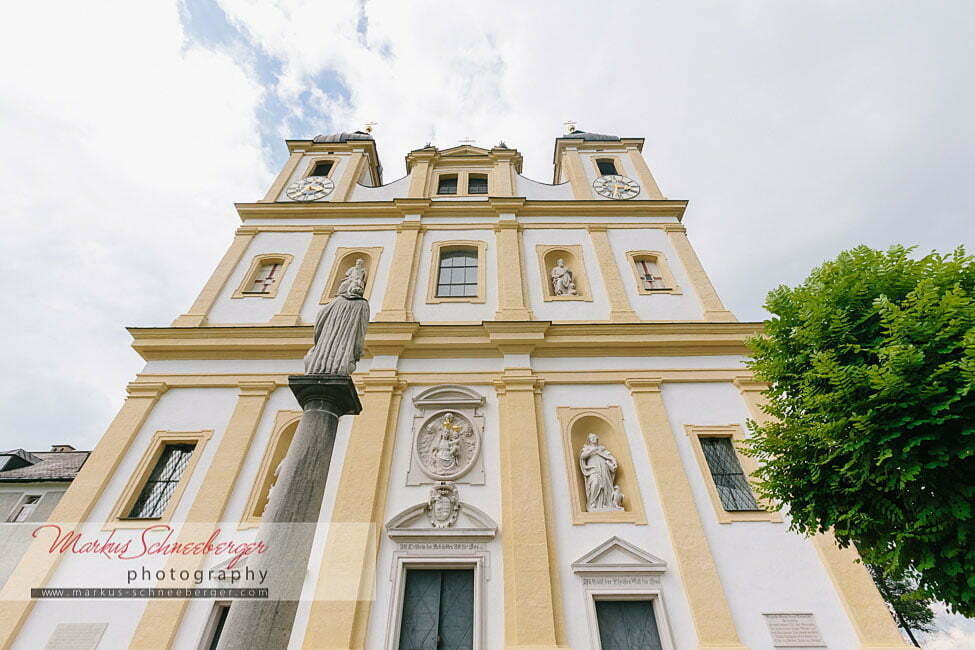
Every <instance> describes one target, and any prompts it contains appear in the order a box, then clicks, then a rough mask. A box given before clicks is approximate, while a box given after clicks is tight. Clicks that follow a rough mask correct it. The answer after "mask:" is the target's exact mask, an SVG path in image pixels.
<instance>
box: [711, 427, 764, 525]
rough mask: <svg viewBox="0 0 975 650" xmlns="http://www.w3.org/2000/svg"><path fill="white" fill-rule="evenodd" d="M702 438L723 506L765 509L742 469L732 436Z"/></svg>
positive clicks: (739, 508) (744, 509)
mask: <svg viewBox="0 0 975 650" xmlns="http://www.w3.org/2000/svg"><path fill="white" fill-rule="evenodd" d="M698 440H699V441H700V443H701V450H702V451H703V452H704V458H705V460H706V461H707V463H708V469H709V470H711V478H712V479H714V486H715V487H716V488H717V490H718V497H719V498H720V499H721V506H722V507H723V508H724V509H725V510H727V511H728V512H741V511H747V510H761V509H762V508H760V507H758V503H757V502H756V501H755V495H754V494H752V489H751V487H750V486H749V485H748V479H747V478H746V477H745V472H744V471H742V469H741V463H740V462H739V461H738V454H736V453H735V447H734V445H733V444H732V441H731V438H727V437H721V438H718V437H701V438H698Z"/></svg>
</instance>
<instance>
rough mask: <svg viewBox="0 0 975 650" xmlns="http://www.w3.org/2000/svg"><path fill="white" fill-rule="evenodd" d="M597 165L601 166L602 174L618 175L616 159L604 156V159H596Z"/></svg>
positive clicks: (600, 172)
mask: <svg viewBox="0 0 975 650" xmlns="http://www.w3.org/2000/svg"><path fill="white" fill-rule="evenodd" d="M596 166H597V167H599V174H600V175H601V176H616V175H617V174H619V172H618V171H617V170H616V161H614V160H610V159H607V158H604V159H602V160H597V161H596Z"/></svg>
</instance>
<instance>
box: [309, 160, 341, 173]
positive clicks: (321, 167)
mask: <svg viewBox="0 0 975 650" xmlns="http://www.w3.org/2000/svg"><path fill="white" fill-rule="evenodd" d="M334 164H335V163H333V162H332V161H331V160H323V161H321V162H317V163H315V168H314V169H312V170H311V174H309V176H328V175H329V173H330V172H331V171H332V166H333V165H334Z"/></svg>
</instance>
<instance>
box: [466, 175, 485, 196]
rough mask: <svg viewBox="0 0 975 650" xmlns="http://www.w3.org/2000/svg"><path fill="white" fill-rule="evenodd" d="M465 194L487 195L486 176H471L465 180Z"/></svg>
mask: <svg viewBox="0 0 975 650" xmlns="http://www.w3.org/2000/svg"><path fill="white" fill-rule="evenodd" d="M467 193H468V194H487V193H488V179H487V176H484V175H482V174H471V175H470V176H469V177H468V178H467Z"/></svg>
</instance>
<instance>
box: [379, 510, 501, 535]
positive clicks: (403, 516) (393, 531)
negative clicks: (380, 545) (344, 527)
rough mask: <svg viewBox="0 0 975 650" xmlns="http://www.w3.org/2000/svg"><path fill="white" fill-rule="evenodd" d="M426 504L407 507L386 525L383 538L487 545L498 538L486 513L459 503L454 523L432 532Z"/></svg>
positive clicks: (433, 528)
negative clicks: (464, 541)
mask: <svg viewBox="0 0 975 650" xmlns="http://www.w3.org/2000/svg"><path fill="white" fill-rule="evenodd" d="M426 507H427V504H425V503H418V504H416V505H415V506H410V507H409V508H407V509H406V510H404V511H402V512H401V513H399V514H398V515H396V516H395V517H393V518H392V519H390V520H389V522H388V523H387V524H386V534H387V535H389V537H390V539H394V540H396V541H416V540H418V539H453V540H456V539H462V540H472V541H485V542H486V541H489V540H491V539H494V537H495V536H496V535H497V534H498V525H497V524H496V523H494V520H493V519H491V517H489V516H488V515H487V514H486V513H485V512H483V511H482V510H480V509H478V508H475V507H474V506H472V505H470V504H467V503H461V504H460V513H459V514H458V516H457V521H456V522H455V523H454V524H453V525H452V526H450V527H449V528H435V527H434V526H433V524H432V523H431V522H430V519H429V518H428V517H427V512H426Z"/></svg>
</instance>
